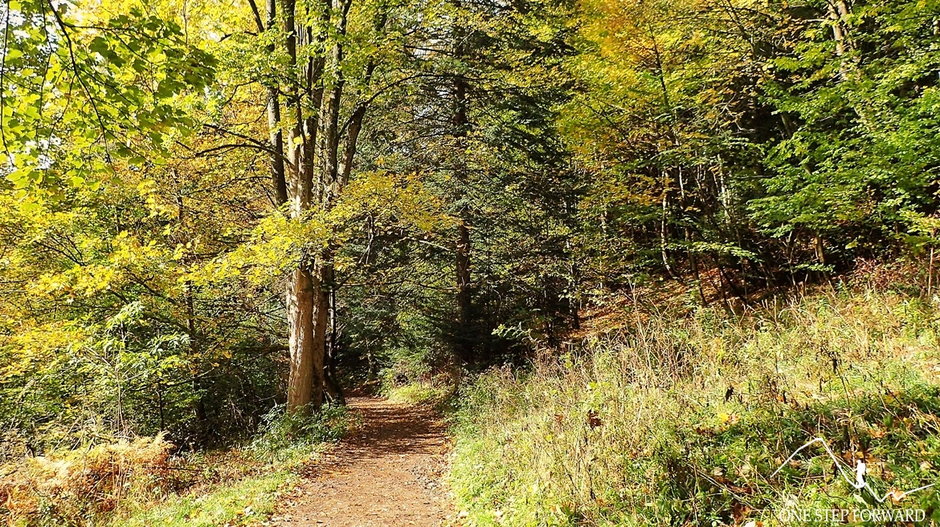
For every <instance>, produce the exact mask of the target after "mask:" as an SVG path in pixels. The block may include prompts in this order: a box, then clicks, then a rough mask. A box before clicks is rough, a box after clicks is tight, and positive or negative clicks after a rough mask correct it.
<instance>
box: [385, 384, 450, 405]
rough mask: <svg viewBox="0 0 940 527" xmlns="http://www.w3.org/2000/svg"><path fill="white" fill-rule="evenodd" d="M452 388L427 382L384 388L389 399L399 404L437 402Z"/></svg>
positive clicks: (448, 394)
mask: <svg viewBox="0 0 940 527" xmlns="http://www.w3.org/2000/svg"><path fill="white" fill-rule="evenodd" d="M452 391H453V390H452V389H450V388H448V387H441V386H432V385H430V384H427V383H420V382H414V383H409V384H405V385H403V386H393V387H391V388H388V389H387V390H385V396H386V397H387V398H388V400H389V401H392V402H394V403H401V404H424V403H433V404H438V403H440V402H441V401H444V400H445V399H447V398H448V397H449V396H450V395H451V393H452Z"/></svg>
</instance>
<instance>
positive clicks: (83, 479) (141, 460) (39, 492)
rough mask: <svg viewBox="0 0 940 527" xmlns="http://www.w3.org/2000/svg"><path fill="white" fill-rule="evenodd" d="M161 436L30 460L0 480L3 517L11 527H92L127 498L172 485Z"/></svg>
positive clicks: (167, 453)
mask: <svg viewBox="0 0 940 527" xmlns="http://www.w3.org/2000/svg"><path fill="white" fill-rule="evenodd" d="M172 448H173V445H172V444H170V443H169V442H167V441H165V440H164V439H163V437H162V436H157V437H154V438H146V437H143V438H138V439H134V440H133V441H118V442H116V443H109V444H103V445H98V446H94V447H91V448H87V449H76V450H68V451H64V452H53V453H51V454H49V455H47V456H42V457H32V458H26V459H24V460H22V461H21V462H19V463H17V464H15V465H7V466H6V467H5V468H6V469H7V470H9V473H8V474H6V475H5V476H4V477H3V478H2V479H0V513H2V515H3V516H6V517H7V519H8V522H9V523H10V524H11V525H49V526H52V525H61V526H69V525H92V524H94V518H97V517H98V516H100V515H101V514H102V513H107V512H110V511H112V510H114V509H115V508H116V507H117V506H118V505H119V504H120V502H121V500H123V499H124V498H126V497H127V496H129V495H132V494H135V493H150V492H159V489H161V488H163V487H165V486H167V485H169V484H171V480H172V477H173V476H172V473H173V471H172V468H173V467H172V466H171V462H170V451H171V450H172Z"/></svg>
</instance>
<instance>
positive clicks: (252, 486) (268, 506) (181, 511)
mask: <svg viewBox="0 0 940 527" xmlns="http://www.w3.org/2000/svg"><path fill="white" fill-rule="evenodd" d="M296 478H297V476H296V475H295V474H294V473H293V472H292V471H290V470H286V469H281V470H277V471H275V472H273V473H268V474H264V475H258V476H251V477H247V478H245V479H242V480H241V481H237V482H235V483H233V484H227V485H221V486H219V487H218V488H216V489H214V490H212V491H211V492H208V493H206V494H202V495H197V496H187V497H184V498H181V499H173V500H167V501H164V502H163V503H161V504H159V505H157V506H155V507H152V508H149V509H145V510H142V511H139V512H136V513H132V514H131V516H130V517H128V518H125V519H119V520H117V521H114V522H113V523H112V524H111V525H113V526H114V527H152V526H154V525H160V526H166V527H176V526H186V527H217V526H219V525H233V526H234V525H250V524H252V523H256V522H258V521H260V520H262V519H264V518H266V517H268V516H269V515H270V514H271V513H272V512H274V505H275V502H276V500H277V496H278V493H279V491H281V490H283V489H284V488H286V487H288V486H289V485H290V484H292V483H293V482H294V481H295V480H296Z"/></svg>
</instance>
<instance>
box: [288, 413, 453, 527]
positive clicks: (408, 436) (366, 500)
mask: <svg viewBox="0 0 940 527" xmlns="http://www.w3.org/2000/svg"><path fill="white" fill-rule="evenodd" d="M349 406H350V407H351V409H352V410H353V411H354V412H355V413H356V414H358V415H359V418H360V420H361V424H360V426H359V427H358V428H357V429H355V430H353V431H352V433H351V434H350V435H349V436H348V437H346V438H345V439H343V440H342V441H340V442H339V444H337V445H335V446H334V447H333V448H331V449H330V451H329V452H328V453H326V454H325V455H324V456H323V458H321V459H320V460H319V461H318V462H316V463H315V464H313V465H311V466H310V467H309V469H308V473H307V474H306V475H305V479H304V481H303V483H301V485H300V486H299V487H298V489H297V490H296V491H294V492H291V493H290V494H289V495H287V496H285V497H284V498H283V499H282V501H281V503H280V505H279V506H278V510H277V513H276V514H275V515H274V517H273V518H272V521H271V522H270V523H269V525H273V526H277V527H287V526H292V527H301V526H302V527H307V526H312V527H397V526H417V527H439V526H440V525H442V524H444V522H445V521H446V518H447V514H446V513H445V510H446V509H445V504H446V493H445V492H444V490H443V488H442V486H441V475H442V473H443V469H444V461H445V459H444V458H445V455H446V453H447V451H448V448H449V447H448V443H447V439H446V435H445V428H444V424H443V423H442V422H441V419H440V416H438V415H436V414H435V412H434V411H433V410H431V409H430V408H427V407H424V406H407V405H402V404H395V403H391V402H389V401H386V400H383V399H375V398H369V397H359V398H353V399H350V401H349Z"/></svg>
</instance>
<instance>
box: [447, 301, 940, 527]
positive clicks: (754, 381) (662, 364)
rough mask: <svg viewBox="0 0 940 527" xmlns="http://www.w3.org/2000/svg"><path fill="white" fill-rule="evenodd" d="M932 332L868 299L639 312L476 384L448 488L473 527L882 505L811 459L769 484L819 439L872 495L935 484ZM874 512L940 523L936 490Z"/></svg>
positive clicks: (723, 518)
mask: <svg viewBox="0 0 940 527" xmlns="http://www.w3.org/2000/svg"><path fill="white" fill-rule="evenodd" d="M938 330H940V319H938V312H937V310H935V309H933V308H931V307H929V306H927V305H925V304H923V303H922V302H920V301H919V300H917V299H912V298H907V297H904V296H901V295H896V294H876V293H871V292H868V293H854V294H846V293H842V294H834V293H833V294H821V295H817V296H814V297H809V298H805V299H803V300H801V301H798V302H794V303H792V304H790V305H787V306H785V307H778V308H776V309H772V310H765V311H761V312H757V313H753V314H751V315H749V316H747V317H745V318H743V319H729V318H728V317H726V316H724V315H722V314H719V312H717V311H714V310H700V311H698V312H697V313H695V314H694V316H691V317H689V318H683V319H679V320H671V321H669V320H662V318H656V317H653V318H647V319H641V318H640V317H637V322H636V323H635V324H632V325H631V326H630V327H627V328H623V330H622V331H621V332H618V336H611V335H607V336H604V337H593V338H588V339H586V341H585V343H584V346H583V349H582V350H580V351H579V352H576V353H571V354H568V355H565V356H563V357H561V358H558V359H557V360H556V359H553V360H544V361H540V362H539V363H538V364H536V365H535V367H534V368H533V370H532V371H531V372H528V373H526V374H523V375H520V376H515V375H513V374H512V373H511V372H509V371H494V372H491V373H489V374H487V375H485V376H483V377H482V378H481V379H479V381H478V383H477V384H476V385H475V386H474V387H473V388H472V389H471V390H469V392H468V394H467V397H465V399H464V404H463V407H462V409H461V410H459V411H458V413H457V415H456V420H455V430H456V434H457V443H456V453H455V459H454V463H453V466H452V470H451V474H450V480H451V481H450V482H451V486H452V488H453V490H454V493H455V496H456V499H457V501H458V506H459V507H461V508H462V509H463V510H464V511H465V513H466V514H467V515H468V520H469V521H470V522H471V524H476V525H525V526H529V525H575V524H586V525H744V524H746V523H747V522H750V521H755V522H757V521H761V522H763V524H765V525H775V524H779V523H781V519H782V517H783V514H785V512H786V511H785V509H786V507H787V506H790V507H791V508H792V509H797V508H799V509H805V508H844V509H852V508H856V509H857V508H861V507H873V506H878V505H877V504H876V503H874V502H873V500H872V499H871V498H864V497H861V496H859V495H858V493H856V492H854V491H853V489H852V488H851V487H850V486H849V485H848V484H846V483H845V482H844V481H841V480H840V479H839V478H836V477H833V469H834V464H833V462H832V461H831V460H830V459H828V458H827V457H826V456H824V455H821V454H822V453H823V451H822V449H821V448H818V447H812V448H811V449H809V451H807V452H805V454H806V455H803V456H800V457H798V458H797V461H795V462H793V463H791V464H790V466H788V467H787V468H785V469H784V470H783V471H782V473H781V474H779V475H777V476H775V477H771V474H772V473H773V472H774V470H775V469H776V468H777V467H778V466H779V465H780V464H781V463H782V462H783V461H784V460H785V459H786V458H787V457H788V456H789V455H790V453H792V452H793V451H794V450H795V449H797V448H798V447H800V446H801V445H803V444H804V443H805V442H806V441H808V440H810V439H812V438H814V437H817V436H818V437H823V438H825V439H826V440H827V441H828V442H829V443H830V444H831V445H832V448H833V450H834V451H835V452H836V453H837V454H838V455H840V456H841V457H843V458H844V459H846V460H847V461H848V463H847V464H849V465H854V462H853V461H852V459H853V458H855V459H860V458H864V459H865V460H866V462H867V463H868V466H869V470H870V474H869V480H870V481H871V482H872V484H873V485H874V486H875V488H876V489H878V490H879V491H880V492H881V493H882V494H884V493H886V492H889V491H891V490H892V489H900V490H907V489H913V488H916V487H918V486H921V485H925V484H930V483H935V482H940V478H938V467H940V435H938V434H937V432H938V431H940V361H938V359H940V342H938ZM888 501H889V503H890V501H891V500H888ZM866 502H867V503H866ZM887 506H888V507H892V506H894V507H921V508H924V509H925V510H926V511H927V513H928V515H931V514H932V515H934V517H935V518H938V517H940V512H938V499H937V493H936V492H934V491H933V490H930V491H924V492H920V493H917V494H914V495H911V496H908V497H906V498H904V500H903V501H902V502H901V503H899V504H897V505H887Z"/></svg>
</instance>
